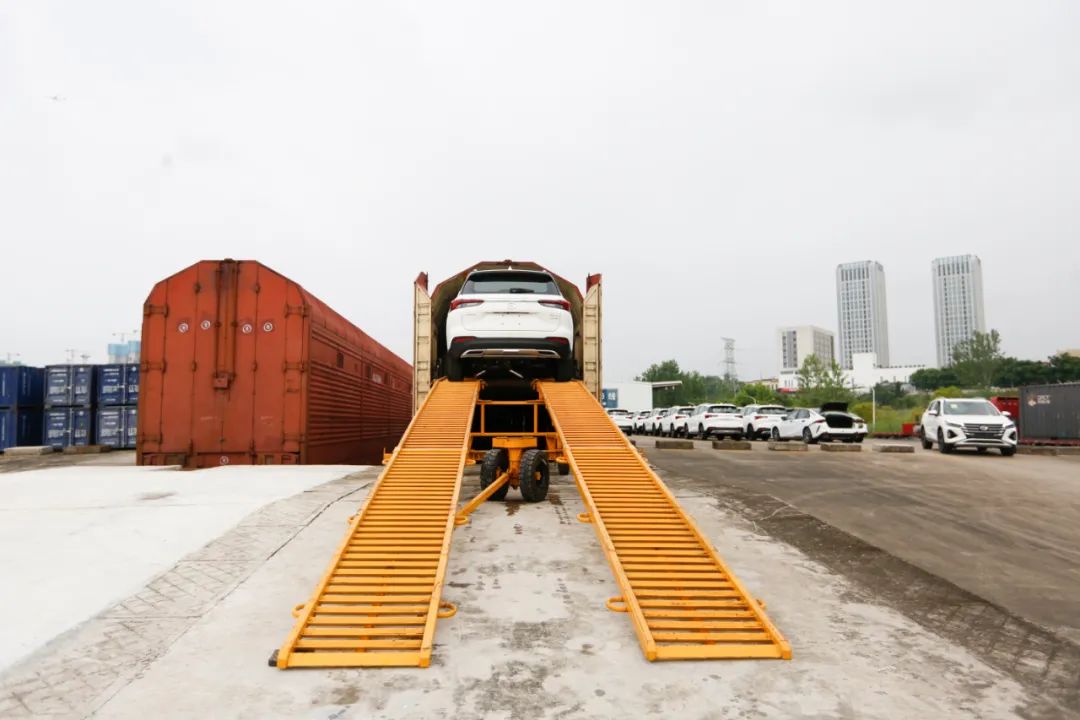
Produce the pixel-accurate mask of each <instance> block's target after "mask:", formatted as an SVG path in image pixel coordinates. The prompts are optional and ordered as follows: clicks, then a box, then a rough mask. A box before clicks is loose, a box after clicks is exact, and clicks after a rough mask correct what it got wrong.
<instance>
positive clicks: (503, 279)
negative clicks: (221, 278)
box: [461, 272, 561, 296]
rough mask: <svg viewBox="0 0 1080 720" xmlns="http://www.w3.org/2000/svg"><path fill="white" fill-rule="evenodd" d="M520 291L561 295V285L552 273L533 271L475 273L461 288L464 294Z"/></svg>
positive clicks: (530, 293) (532, 293)
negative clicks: (556, 281)
mask: <svg viewBox="0 0 1080 720" xmlns="http://www.w3.org/2000/svg"><path fill="white" fill-rule="evenodd" d="M494 293H520V294H523V295H559V296H561V293H560V292H559V287H558V286H557V285H556V284H555V281H554V280H552V279H551V276H550V275H545V274H544V273H532V272H484V273H474V274H472V275H470V276H469V279H468V280H466V281H465V285H463V286H462V288H461V294H462V295H490V294H494Z"/></svg>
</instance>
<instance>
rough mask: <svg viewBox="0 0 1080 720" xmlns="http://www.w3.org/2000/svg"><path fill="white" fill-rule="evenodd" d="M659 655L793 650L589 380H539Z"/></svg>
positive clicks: (779, 654)
mask: <svg viewBox="0 0 1080 720" xmlns="http://www.w3.org/2000/svg"><path fill="white" fill-rule="evenodd" d="M537 388H538V390H539V391H540V396H541V399H542V400H543V401H544V403H545V404H546V405H547V409H548V413H549V414H550V416H551V420H552V422H553V423H554V425H555V429H556V430H557V431H558V433H559V436H560V438H561V440H562V443H563V450H564V453H565V455H566V457H567V460H568V461H569V464H570V467H571V468H572V470H573V473H574V477H575V479H576V480H577V484H578V489H579V490H580V491H581V495H582V497H583V499H584V500H585V506H586V507H587V508H588V513H587V514H588V517H587V518H582V519H583V520H586V521H588V522H591V523H592V524H593V527H594V528H595V529H596V534H597V537H598V538H599V539H600V543H601V545H602V546H603V548H604V552H605V554H606V555H607V559H608V562H609V564H610V565H611V570H612V572H613V573H614V575H615V580H616V582H617V583H618V585H619V588H620V591H621V592H622V595H621V597H617V598H612V599H610V600H609V601H608V607H609V608H610V609H612V610H616V611H619V612H627V613H629V614H630V618H631V620H632V621H633V625H634V631H635V632H636V633H637V636H638V640H639V642H640V643H641V648H642V650H643V651H644V653H645V657H646V658H648V659H649V660H686V659H711V658H717V659H719V658H785V659H786V658H790V657H791V647H790V646H789V645H788V643H787V641H785V640H784V638H783V636H782V635H781V634H780V632H779V631H778V630H777V629H776V628H775V627H774V626H773V624H772V622H770V621H769V619H768V617H767V616H766V615H765V612H764V610H763V608H762V605H761V604H760V603H759V602H758V601H757V600H755V599H754V598H753V597H751V596H750V594H749V593H748V592H747V591H746V589H745V588H744V587H743V586H742V585H741V584H740V583H739V581H738V580H737V579H736V578H735V576H734V575H732V574H731V571H730V570H728V568H727V566H726V565H725V564H724V562H723V561H722V560H721V559H720V557H719V556H718V555H717V554H716V550H715V549H714V548H713V547H712V545H711V544H710V543H709V541H708V539H707V538H706V537H704V536H703V535H702V533H701V531H700V530H699V529H698V527H697V526H696V525H695V524H694V521H693V520H692V519H691V518H690V516H689V515H688V514H687V513H686V511H685V510H683V509H682V507H681V506H680V505H679V503H678V502H676V500H675V498H674V497H673V496H672V494H671V492H670V491H669V490H668V489H667V487H666V486H665V485H664V483H663V481H661V480H660V478H659V477H657V476H656V473H654V472H653V471H652V470H650V469H649V466H648V465H647V464H646V463H645V461H644V459H643V458H642V457H641V456H640V455H639V454H638V452H637V450H636V449H635V448H634V447H633V445H631V444H630V441H629V440H628V439H627V438H626V436H625V435H623V433H622V431H621V430H619V428H618V427H616V426H615V424H614V423H613V422H612V421H611V419H610V418H609V417H608V415H607V413H606V412H605V411H604V409H603V407H601V405H600V403H599V402H597V400H596V398H595V397H593V396H592V395H591V394H590V393H589V391H588V390H587V389H586V388H585V386H584V385H583V384H581V383H578V382H573V383H555V382H537Z"/></svg>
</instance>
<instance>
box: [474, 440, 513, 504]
mask: <svg viewBox="0 0 1080 720" xmlns="http://www.w3.org/2000/svg"><path fill="white" fill-rule="evenodd" d="M508 469H510V454H509V453H507V452H506V449H505V448H494V449H492V450H488V451H487V454H486V455H484V459H483V461H482V462H481V463H480V489H481V490H486V489H487V487H488V486H489V485H491V484H492V483H493V482H495V481H496V480H497V479H498V478H499V476H500V475H502V474H503V473H504V472H506V471H507V470H508ZM508 492H510V483H508V482H507V483H503V486H502V487H501V488H499V489H498V490H496V491H495V493H494V494H493V495H492V496H491V497H489V498H488V500H505V499H506V493H508Z"/></svg>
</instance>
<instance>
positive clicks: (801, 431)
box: [608, 403, 867, 442]
mask: <svg viewBox="0 0 1080 720" xmlns="http://www.w3.org/2000/svg"><path fill="white" fill-rule="evenodd" d="M608 414H609V415H610V416H611V418H612V420H614V421H615V424H616V425H618V426H619V427H620V428H621V429H622V430H623V431H624V432H626V433H628V434H631V433H633V434H638V435H655V436H658V437H684V438H701V439H708V438H734V439H742V438H746V439H749V440H757V439H765V438H771V439H774V440H783V439H794V438H799V437H802V438H803V439H806V438H807V437H809V440H808V442H818V441H819V440H846V441H852V442H862V440H863V438H864V437H866V434H867V430H866V423H865V421H863V419H862V418H860V417H857V416H855V415H852V414H850V413H848V412H847V404H846V403H827V404H826V405H825V406H823V407H822V408H820V409H817V410H811V409H808V408H786V407H784V406H783V405H747V406H746V407H742V408H740V407H737V406H735V405H732V404H730V403H702V404H700V405H679V406H676V407H670V408H656V409H654V410H641V411H639V412H636V413H633V412H629V411H627V410H622V409H613V410H608Z"/></svg>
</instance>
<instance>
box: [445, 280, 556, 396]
mask: <svg viewBox="0 0 1080 720" xmlns="http://www.w3.org/2000/svg"><path fill="white" fill-rule="evenodd" d="M492 365H502V366H504V367H506V368H507V369H508V370H510V371H511V372H514V373H517V374H518V375H519V376H520V375H521V373H520V372H519V371H523V370H527V371H529V373H530V374H531V375H532V376H534V377H551V376H553V375H554V377H555V379H556V380H559V381H563V382H565V381H567V380H571V379H572V378H573V376H574V370H575V364H574V319H573V317H572V316H571V314H570V302H569V301H568V300H566V299H565V298H564V297H563V296H562V293H561V292H560V291H559V286H558V285H557V284H556V283H555V279H554V278H553V277H552V276H551V275H549V274H548V273H545V272H537V271H534V270H512V269H508V270H481V271H477V272H473V273H470V274H469V276H468V277H467V278H466V279H465V283H464V284H463V285H462V286H461V291H460V292H459V293H458V296H457V297H456V298H454V299H453V300H452V301H451V302H450V310H449V312H448V313H447V316H446V355H445V359H444V370H445V373H446V377H447V378H448V379H450V380H461V379H462V378H464V377H466V376H469V377H471V376H473V375H476V374H478V373H479V372H480V371H483V370H486V369H487V368H490V367H491V366H492Z"/></svg>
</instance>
